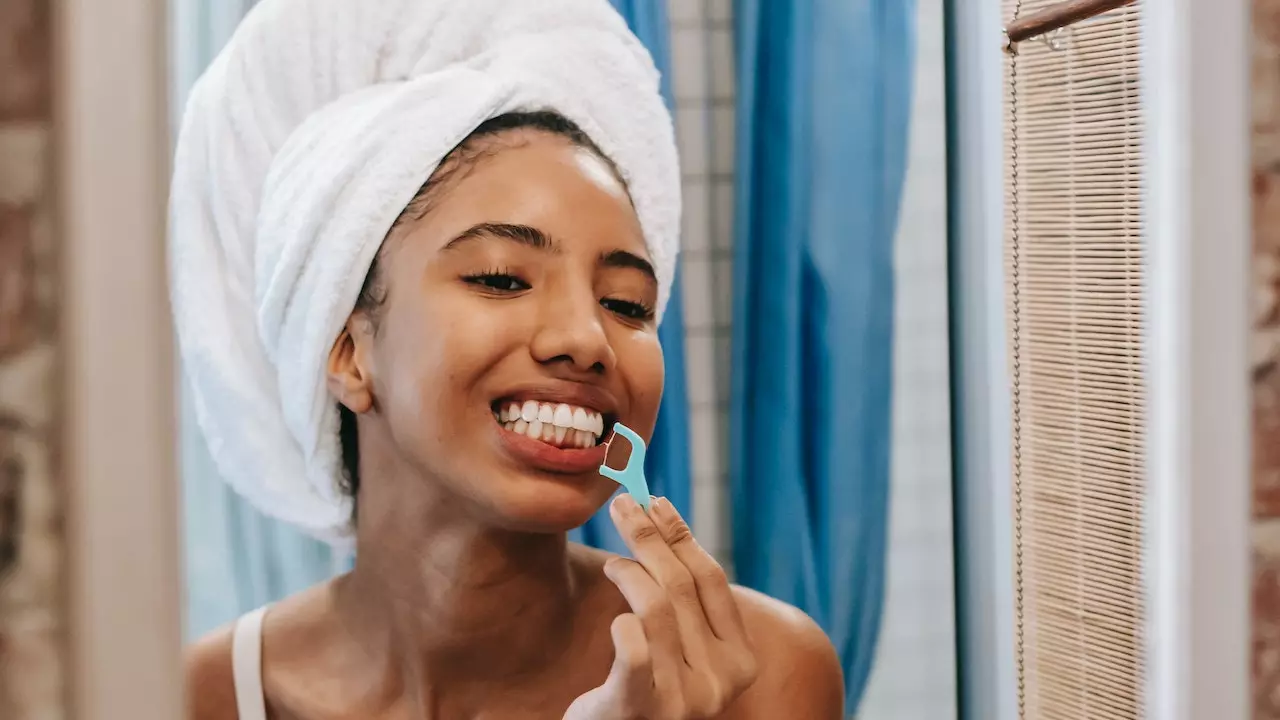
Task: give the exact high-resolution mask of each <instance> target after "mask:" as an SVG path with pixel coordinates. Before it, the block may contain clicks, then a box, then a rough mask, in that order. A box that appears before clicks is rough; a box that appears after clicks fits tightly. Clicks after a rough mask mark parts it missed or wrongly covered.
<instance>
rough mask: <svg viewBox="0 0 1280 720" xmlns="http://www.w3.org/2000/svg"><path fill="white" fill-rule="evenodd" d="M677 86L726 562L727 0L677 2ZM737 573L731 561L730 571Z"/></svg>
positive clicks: (711, 510) (704, 502)
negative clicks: (733, 569) (733, 570)
mask: <svg viewBox="0 0 1280 720" xmlns="http://www.w3.org/2000/svg"><path fill="white" fill-rule="evenodd" d="M669 7H670V13H671V25H672V27H671V63H672V86H673V88H674V89H675V95H676V132H677V134H678V137H677V139H678V141H679V144H680V161H681V166H682V167H681V171H682V175H683V180H684V237H683V241H684V246H683V256H682V258H683V259H682V260H681V273H682V282H683V289H684V293H685V294H684V301H685V334H686V338H687V340H686V343H687V344H686V348H685V350H686V362H687V373H688V385H689V393H690V398H689V404H690V412H691V414H692V418H691V422H690V432H691V434H692V438H691V443H692V450H693V506H694V516H693V524H694V528H695V529H696V531H697V532H698V537H699V539H700V540H701V541H702V542H703V543H704V544H705V545H706V546H707V547H708V549H710V550H711V551H712V552H714V553H715V554H716V556H717V557H719V558H720V559H721V561H722V562H724V563H725V565H726V567H728V566H729V563H730V558H729V518H728V506H727V502H728V497H727V494H726V493H725V492H724V488H725V485H726V472H727V471H728V457H727V456H728V441H729V436H728V427H727V422H726V413H727V412H728V405H729V375H728V372H727V368H728V367H729V329H730V325H731V324H732V320H733V317H732V309H731V305H730V303H731V298H732V295H733V288H732V284H731V283H732V281H733V271H732V266H731V264H730V263H731V259H732V251H731V250H730V248H731V243H732V241H733V235H732V232H733V228H732V220H733V157H734V141H733V137H734V105H733V104H734V76H733V37H732V29H731V26H730V22H731V15H730V3H729V1H728V0H677V1H676V2H672V3H670V4H669ZM730 570H732V568H730Z"/></svg>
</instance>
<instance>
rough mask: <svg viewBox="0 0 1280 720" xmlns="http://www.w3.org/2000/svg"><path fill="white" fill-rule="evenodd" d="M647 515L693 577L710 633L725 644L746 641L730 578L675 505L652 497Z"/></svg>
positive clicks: (740, 613) (664, 499) (663, 499)
mask: <svg viewBox="0 0 1280 720" xmlns="http://www.w3.org/2000/svg"><path fill="white" fill-rule="evenodd" d="M649 515H650V517H651V518H652V519H653V523H654V525H656V526H657V528H658V532H660V533H661V534H662V539H663V540H664V541H665V542H666V544H667V546H668V547H670V548H671V552H672V553H673V554H674V555H675V556H676V559H678V560H679V561H680V562H681V563H682V564H683V565H684V566H685V567H686V568H688V570H689V574H690V575H691V576H693V583H694V586H695V587H696V588H697V590H698V599H699V600H700V601H701V602H702V609H703V611H704V612H705V613H706V616H707V622H708V624H710V625H711V632H712V633H713V634H715V636H716V637H717V638H719V639H721V640H724V641H727V642H737V641H740V640H742V639H743V638H745V637H746V630H745V628H744V625H743V621H742V612H741V611H740V610H739V609H738V601H737V600H735V599H734V597H733V590H731V589H730V587H729V577H728V576H727V575H726V574H725V572H724V568H723V567H722V566H721V565H720V563H718V562H716V559H715V558H713V557H711V553H709V552H707V551H706V549H705V548H703V547H702V545H701V544H699V543H698V541H697V540H695V539H694V537H693V531H692V530H690V529H689V524H688V523H687V522H685V520H684V518H683V517H681V516H680V512H679V511H677V510H676V507H675V505H672V504H671V501H670V500H668V499H666V498H654V499H653V500H652V501H650V503H649Z"/></svg>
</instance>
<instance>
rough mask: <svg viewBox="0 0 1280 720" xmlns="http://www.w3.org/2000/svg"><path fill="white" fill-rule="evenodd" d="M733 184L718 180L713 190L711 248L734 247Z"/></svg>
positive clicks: (723, 248)
mask: <svg viewBox="0 0 1280 720" xmlns="http://www.w3.org/2000/svg"><path fill="white" fill-rule="evenodd" d="M733 214H734V213H733V182H731V181H722V180H717V181H716V182H715V184H714V185H712V188H711V246H712V247H713V248H715V249H717V250H726V251H727V250H729V249H731V248H732V247H733Z"/></svg>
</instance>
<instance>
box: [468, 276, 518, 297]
mask: <svg viewBox="0 0 1280 720" xmlns="http://www.w3.org/2000/svg"><path fill="white" fill-rule="evenodd" d="M463 281H465V282H466V283H467V284H469V285H478V286H479V287H482V288H484V289H485V290H488V291H490V292H495V293H516V292H522V291H524V290H528V289H529V287H530V286H529V283H527V282H525V281H524V280H521V279H520V278H518V277H516V276H515V275H512V274H510V273H504V272H486V273H480V274H479V275H468V276H467V277H465V278H463Z"/></svg>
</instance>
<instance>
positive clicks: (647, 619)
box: [604, 557, 684, 694]
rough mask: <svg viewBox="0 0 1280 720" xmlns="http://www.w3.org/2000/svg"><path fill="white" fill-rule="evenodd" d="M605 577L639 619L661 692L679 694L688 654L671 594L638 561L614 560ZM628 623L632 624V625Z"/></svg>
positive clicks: (654, 679)
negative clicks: (686, 653) (668, 596)
mask: <svg viewBox="0 0 1280 720" xmlns="http://www.w3.org/2000/svg"><path fill="white" fill-rule="evenodd" d="M604 574H605V575H606V576H607V577H608V578H609V580H610V581H612V582H613V584H614V585H617V586H618V590H620V591H621V592H622V596H623V597H624V598H626V601H627V604H628V605H630V606H631V610H632V611H633V612H634V613H635V615H634V617H638V619H639V622H640V625H641V626H642V629H641V634H642V635H643V636H644V637H645V638H646V639H647V643H648V648H649V657H650V659H649V664H650V666H651V667H652V677H653V684H654V687H655V688H656V690H657V692H658V693H660V694H661V693H670V692H677V691H678V690H679V688H680V672H681V670H682V668H683V665H684V652H683V646H682V644H681V641H680V624H679V620H678V619H677V618H676V611H675V608H674V607H673V606H672V604H671V601H670V600H669V599H668V598H667V594H666V593H665V592H663V590H662V588H661V587H659V585H658V583H656V582H655V581H654V579H653V578H652V577H650V576H649V573H648V572H646V571H645V569H644V568H643V567H641V566H640V564H639V563H637V562H635V561H634V560H628V559H627V558H620V557H619V558H612V559H610V560H609V561H608V562H606V563H605V565H604ZM625 622H626V623H628V624H630V623H631V622H632V621H630V620H628V621H625ZM616 639H617V635H615V640H616Z"/></svg>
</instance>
